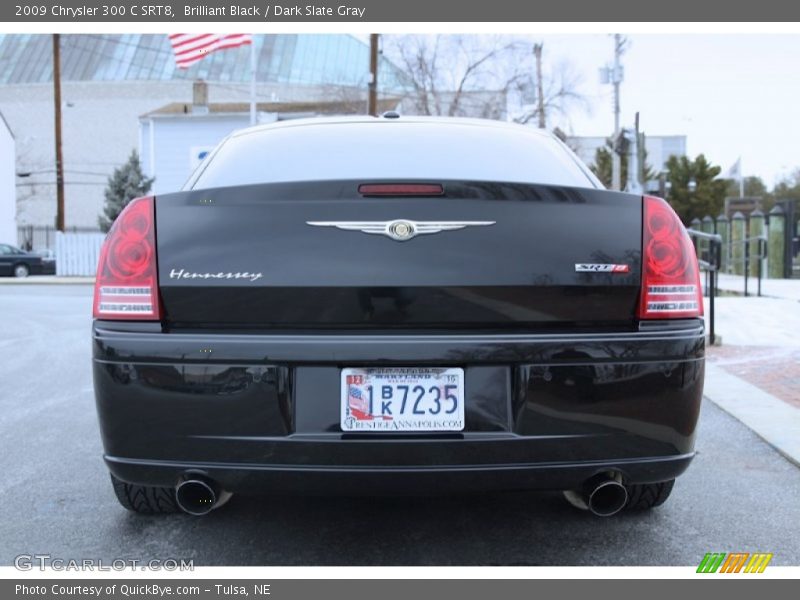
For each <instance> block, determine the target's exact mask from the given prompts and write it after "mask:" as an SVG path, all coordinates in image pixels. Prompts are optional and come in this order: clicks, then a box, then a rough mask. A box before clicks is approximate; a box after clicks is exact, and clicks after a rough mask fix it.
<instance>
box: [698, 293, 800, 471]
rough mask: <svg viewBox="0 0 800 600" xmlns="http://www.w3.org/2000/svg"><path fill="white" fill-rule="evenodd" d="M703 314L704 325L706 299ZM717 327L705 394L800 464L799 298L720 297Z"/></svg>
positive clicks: (708, 350)
mask: <svg viewBox="0 0 800 600" xmlns="http://www.w3.org/2000/svg"><path fill="white" fill-rule="evenodd" d="M788 283H795V282H792V281H790V282H788ZM796 284H800V281H797V282H796ZM784 289H788V290H789V291H790V292H791V287H790V286H784ZM784 289H782V290H773V291H781V292H783V291H784ZM798 291H799V292H800V286H798ZM705 313H706V327H708V299H706V311H705ZM716 332H717V334H718V335H720V336H721V337H722V346H721V347H708V348H707V353H706V381H705V391H704V393H705V396H706V398H707V399H708V400H711V401H712V402H713V403H714V404H716V405H717V406H719V407H720V408H722V409H723V410H725V411H726V412H728V413H729V414H731V415H732V416H733V417H735V418H736V419H738V420H739V421H741V422H742V423H744V424H745V425H746V426H747V427H749V428H750V429H752V430H753V431H754V432H755V433H756V434H758V435H759V436H760V437H761V438H763V439H764V440H765V441H767V442H768V443H769V444H771V445H772V446H774V447H775V448H776V449H777V450H778V451H779V452H780V453H781V454H783V455H784V456H785V457H787V458H788V459H789V460H790V461H792V462H793V463H795V464H796V465H798V466H800V302H798V301H797V300H795V299H788V298H767V297H761V298H756V297H748V298H743V297H739V298H736V297H723V298H718V299H717V300H716Z"/></svg>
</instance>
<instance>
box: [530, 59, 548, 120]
mask: <svg viewBox="0 0 800 600" xmlns="http://www.w3.org/2000/svg"><path fill="white" fill-rule="evenodd" d="M543 46H544V44H534V45H533V55H534V56H535V57H536V99H537V103H538V108H537V112H538V113H539V129H544V128H545V127H546V119H545V114H544V86H543V85H542V47H543Z"/></svg>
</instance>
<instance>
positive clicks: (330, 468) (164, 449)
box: [93, 320, 704, 493]
mask: <svg viewBox="0 0 800 600" xmlns="http://www.w3.org/2000/svg"><path fill="white" fill-rule="evenodd" d="M93 347H94V357H95V358H94V384H95V390H96V392H97V405H98V411H99V414H100V420H101V424H102V430H103V438H104V444H105V448H106V453H107V456H106V461H107V464H108V467H109V469H110V470H111V471H112V472H113V473H114V474H115V475H117V476H118V477H119V478H121V479H123V480H126V481H132V482H138V483H147V484H150V485H164V486H169V485H173V484H174V483H175V481H176V480H177V478H178V477H179V476H180V475H181V474H182V473H185V472H187V471H195V472H202V473H206V474H207V475H209V476H211V477H213V478H214V479H216V480H218V481H219V482H220V484H221V485H223V487H225V488H226V489H228V490H230V491H235V492H247V491H272V492H275V491H306V492H308V491H316V492H320V491H328V492H335V491H340V492H347V493H358V492H367V493H369V492H391V493H401V492H403V491H405V492H408V491H411V490H414V491H416V492H423V493H426V492H435V491H444V490H476V489H486V488H493V487H496V488H549V489H572V488H575V487H577V486H579V485H580V484H581V482H582V481H584V480H585V479H587V478H588V477H590V476H592V475H594V474H595V473H597V472H601V471H608V470H617V471H619V472H621V473H623V474H624V475H625V477H626V479H627V480H628V481H629V482H632V483H641V482H651V481H663V480H667V479H671V478H674V477H675V476H677V475H678V474H680V473H681V472H682V471H683V470H684V469H685V468H686V467H687V466H688V464H689V461H690V460H691V457H692V456H693V446H694V437H695V430H696V425H697V417H698V413H699V408H700V402H701V397H702V381H703V356H704V343H703V327H702V322H700V321H697V320H686V321H681V322H680V323H673V324H670V325H668V326H664V327H654V326H650V327H646V328H643V330H642V331H632V332H628V333H617V334H611V333H597V334H533V333H531V334H508V333H503V332H497V333H488V332H487V333H483V334H464V335H452V334H451V335H433V334H430V333H419V334H413V335H412V334H397V333H389V334H380V335H376V334H375V333H371V332H350V333H344V332H342V333H336V334H312V335H309V334H302V333H288V334H252V333H251V334H243V333H225V332H219V331H192V332H169V333H164V332H162V331H161V330H160V327H159V326H155V327H153V326H150V324H127V325H124V326H122V327H120V326H119V324H117V323H114V322H103V321H97V322H95V325H94V344H93ZM375 364H380V365H410V364H413V365H443V366H450V365H452V366H463V367H464V368H465V376H466V382H465V389H466V408H467V414H466V425H467V426H466V430H465V431H464V432H463V433H458V434H452V433H449V434H428V433H426V434H403V435H400V434H398V435H384V434H380V433H378V434H359V435H355V434H344V433H342V432H341V430H340V429H339V417H338V414H339V413H338V411H339V402H340V398H339V373H340V369H341V368H342V367H343V366H351V365H358V366H362V365H375Z"/></svg>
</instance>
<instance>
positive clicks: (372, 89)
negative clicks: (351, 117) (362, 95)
mask: <svg viewBox="0 0 800 600" xmlns="http://www.w3.org/2000/svg"><path fill="white" fill-rule="evenodd" d="M369 75H370V79H369V97H368V99H367V112H368V113H369V114H370V115H372V116H373V117H377V116H378V34H377V33H371V34H370V35H369Z"/></svg>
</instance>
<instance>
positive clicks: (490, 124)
mask: <svg viewBox="0 0 800 600" xmlns="http://www.w3.org/2000/svg"><path fill="white" fill-rule="evenodd" d="M408 123H417V124H419V123H424V124H426V125H432V126H441V127H452V126H469V127H486V128H490V129H501V130H502V129H505V130H510V131H516V132H519V133H527V134H530V135H536V136H540V137H543V138H555V136H554V135H552V134H551V133H549V132H548V131H545V130H543V129H537V128H534V127H530V126H525V125H520V124H519V123H512V122H508V121H497V120H493V119H470V118H464V117H438V116H437V117H426V116H403V115H401V116H398V117H393V118H392V117H384V116H381V117H372V116H369V115H355V116H339V117H310V118H302V119H288V120H286V121H276V122H274V123H266V124H263V125H256V126H253V127H247V128H245V129H239V130H237V131H235V132H233V133H232V134H231V137H238V136H242V135H248V134H251V133H259V132H268V131H271V130H275V129H285V128H291V127H309V126H314V127H316V126H324V125H340V126H341V125H354V124H369V125H376V126H396V125H399V124H408Z"/></svg>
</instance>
